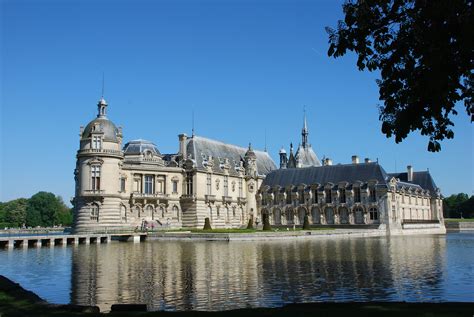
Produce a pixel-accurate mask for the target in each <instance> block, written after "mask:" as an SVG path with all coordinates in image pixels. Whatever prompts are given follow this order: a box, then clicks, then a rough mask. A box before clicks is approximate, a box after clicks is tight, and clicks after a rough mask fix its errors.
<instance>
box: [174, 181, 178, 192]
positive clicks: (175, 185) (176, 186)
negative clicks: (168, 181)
mask: <svg viewBox="0 0 474 317" xmlns="http://www.w3.org/2000/svg"><path fill="white" fill-rule="evenodd" d="M177 193H178V181H173V194H177Z"/></svg>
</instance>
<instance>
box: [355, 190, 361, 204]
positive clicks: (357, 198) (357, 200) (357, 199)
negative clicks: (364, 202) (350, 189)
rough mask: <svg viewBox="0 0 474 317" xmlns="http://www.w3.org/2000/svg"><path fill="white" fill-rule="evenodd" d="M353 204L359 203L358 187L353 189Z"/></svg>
mask: <svg viewBox="0 0 474 317" xmlns="http://www.w3.org/2000/svg"><path fill="white" fill-rule="evenodd" d="M354 202H356V203H360V187H355V188H354Z"/></svg>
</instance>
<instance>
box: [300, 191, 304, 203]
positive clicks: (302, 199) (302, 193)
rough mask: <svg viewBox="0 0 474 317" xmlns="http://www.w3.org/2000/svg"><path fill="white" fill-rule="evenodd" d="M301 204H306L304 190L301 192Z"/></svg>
mask: <svg viewBox="0 0 474 317" xmlns="http://www.w3.org/2000/svg"><path fill="white" fill-rule="evenodd" d="M300 204H304V189H302V190H300Z"/></svg>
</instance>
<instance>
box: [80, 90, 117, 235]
mask: <svg viewBox="0 0 474 317" xmlns="http://www.w3.org/2000/svg"><path fill="white" fill-rule="evenodd" d="M97 110H98V114H97V118H95V119H94V120H92V121H91V122H89V124H87V126H86V127H85V128H83V127H81V133H80V146H79V151H77V156H76V158H77V161H76V169H75V171H74V175H75V181H76V193H75V197H74V200H73V203H74V231H76V232H81V231H105V230H107V229H111V228H114V227H120V226H121V216H120V201H121V199H120V195H119V191H120V183H119V175H120V171H121V166H122V162H123V152H122V150H121V148H122V131H121V129H118V128H117V127H116V126H115V124H114V123H113V122H112V121H110V120H109V119H108V118H107V113H106V112H107V102H106V101H105V100H104V98H101V99H100V100H99V102H98V104H97Z"/></svg>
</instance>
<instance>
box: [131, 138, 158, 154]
mask: <svg viewBox="0 0 474 317" xmlns="http://www.w3.org/2000/svg"><path fill="white" fill-rule="evenodd" d="M123 152H124V153H125V154H143V153H146V152H148V153H151V154H153V155H159V156H161V153H160V151H159V150H158V148H157V147H156V145H155V144H154V143H152V142H150V141H147V140H133V141H130V142H128V143H127V144H125V146H124V147H123Z"/></svg>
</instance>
